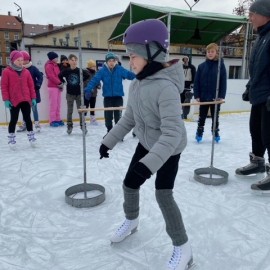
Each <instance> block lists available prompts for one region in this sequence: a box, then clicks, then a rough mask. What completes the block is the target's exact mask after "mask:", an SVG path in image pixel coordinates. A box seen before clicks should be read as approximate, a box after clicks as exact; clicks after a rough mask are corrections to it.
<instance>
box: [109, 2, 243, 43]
mask: <svg viewBox="0 0 270 270" xmlns="http://www.w3.org/2000/svg"><path fill="white" fill-rule="evenodd" d="M150 18H156V19H160V20H161V21H163V22H164V23H165V24H166V25H167V26H168V29H169V31H170V43H171V44H193V45H207V44H209V43H211V42H217V41H219V40H220V39H221V38H222V37H224V36H226V35H228V34H230V33H231V32H233V31H234V30H235V29H237V28H239V27H240V26H241V25H243V24H246V23H247V22H248V20H247V18H246V17H244V16H235V15H227V14H221V13H211V12H201V11H190V10H181V9H176V8H170V7H158V6H152V5H151V6H150V5H141V4H135V3H130V4H129V6H128V7H127V9H126V10H125V12H124V13H123V15H122V17H121V19H120V21H119V22H118V24H117V26H116V28H115V29H114V31H113V32H112V34H111V36H110V38H109V40H108V41H109V42H110V43H118V44H119V43H120V42H122V39H123V34H124V32H125V30H126V29H127V27H128V26H129V25H130V24H132V23H135V22H138V21H141V20H145V19H150ZM196 29H197V30H196ZM195 30H196V31H197V36H196V35H195V37H194V34H195ZM198 33H199V35H198ZM119 41H120V42H119Z"/></svg>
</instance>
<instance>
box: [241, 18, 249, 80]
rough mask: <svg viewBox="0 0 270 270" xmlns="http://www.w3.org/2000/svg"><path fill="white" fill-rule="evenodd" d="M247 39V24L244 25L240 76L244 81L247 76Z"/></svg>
mask: <svg viewBox="0 0 270 270" xmlns="http://www.w3.org/2000/svg"><path fill="white" fill-rule="evenodd" d="M248 39H249V22H247V24H246V33H245V41H244V51H243V58H242V74H241V78H242V79H245V78H246V74H247V72H246V71H247V47H248Z"/></svg>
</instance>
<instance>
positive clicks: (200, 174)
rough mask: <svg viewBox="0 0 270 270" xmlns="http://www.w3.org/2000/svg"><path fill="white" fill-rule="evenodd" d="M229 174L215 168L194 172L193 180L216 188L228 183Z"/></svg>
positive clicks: (200, 169)
mask: <svg viewBox="0 0 270 270" xmlns="http://www.w3.org/2000/svg"><path fill="white" fill-rule="evenodd" d="M228 177H229V174H228V173H227V172H225V171H223V170H220V169H217V168H215V167H207V168H199V169H196V170H194V180H196V181H197V182H200V183H202V184H205V185H212V186H218V185H222V184H226V183H227V182H228Z"/></svg>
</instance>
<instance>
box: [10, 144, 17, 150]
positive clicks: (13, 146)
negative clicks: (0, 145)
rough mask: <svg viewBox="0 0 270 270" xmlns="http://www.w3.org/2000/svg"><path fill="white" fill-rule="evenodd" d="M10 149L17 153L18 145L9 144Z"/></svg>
mask: <svg viewBox="0 0 270 270" xmlns="http://www.w3.org/2000/svg"><path fill="white" fill-rule="evenodd" d="M9 149H10V150H12V151H16V149H17V145H16V144H9Z"/></svg>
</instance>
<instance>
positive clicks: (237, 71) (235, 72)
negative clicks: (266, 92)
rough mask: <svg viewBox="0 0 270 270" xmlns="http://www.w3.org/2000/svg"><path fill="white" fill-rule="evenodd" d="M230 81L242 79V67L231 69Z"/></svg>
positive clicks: (231, 67) (232, 67)
mask: <svg viewBox="0 0 270 270" xmlns="http://www.w3.org/2000/svg"><path fill="white" fill-rule="evenodd" d="M229 79H241V66H230V67H229Z"/></svg>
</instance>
